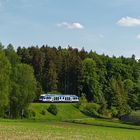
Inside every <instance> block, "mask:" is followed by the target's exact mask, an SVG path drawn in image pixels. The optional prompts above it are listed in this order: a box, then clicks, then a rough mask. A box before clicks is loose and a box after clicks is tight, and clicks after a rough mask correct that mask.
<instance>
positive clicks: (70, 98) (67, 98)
mask: <svg viewBox="0 0 140 140" xmlns="http://www.w3.org/2000/svg"><path fill="white" fill-rule="evenodd" d="M39 102H44V103H62V102H63V103H71V102H72V103H77V102H79V99H78V96H76V95H58V94H42V95H40V97H39Z"/></svg>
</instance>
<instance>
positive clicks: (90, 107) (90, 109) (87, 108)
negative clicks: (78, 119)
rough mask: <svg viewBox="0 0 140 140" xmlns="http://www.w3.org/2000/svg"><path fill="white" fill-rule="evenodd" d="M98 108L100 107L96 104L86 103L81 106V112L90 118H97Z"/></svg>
mask: <svg viewBox="0 0 140 140" xmlns="http://www.w3.org/2000/svg"><path fill="white" fill-rule="evenodd" d="M99 108H100V106H99V105H98V104H96V103H89V104H88V103H87V104H85V105H84V106H83V108H82V112H83V113H85V114H86V115H89V116H92V117H98V116H99V113H98V111H99Z"/></svg>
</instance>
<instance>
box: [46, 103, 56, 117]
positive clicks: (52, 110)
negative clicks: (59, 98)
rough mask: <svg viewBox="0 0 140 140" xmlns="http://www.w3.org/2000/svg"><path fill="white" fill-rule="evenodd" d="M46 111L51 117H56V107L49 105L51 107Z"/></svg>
mask: <svg viewBox="0 0 140 140" xmlns="http://www.w3.org/2000/svg"><path fill="white" fill-rule="evenodd" d="M48 111H49V112H50V113H52V114H53V115H56V114H57V107H56V105H54V104H51V105H50V106H49V108H48Z"/></svg>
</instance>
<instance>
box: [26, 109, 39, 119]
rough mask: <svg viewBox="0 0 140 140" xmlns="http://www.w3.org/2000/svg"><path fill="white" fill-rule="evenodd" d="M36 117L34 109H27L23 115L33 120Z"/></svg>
mask: <svg viewBox="0 0 140 140" xmlns="http://www.w3.org/2000/svg"><path fill="white" fill-rule="evenodd" d="M35 116H36V112H35V111H34V110H32V109H27V110H25V111H24V113H23V117H24V118H32V117H35Z"/></svg>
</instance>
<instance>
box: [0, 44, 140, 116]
mask: <svg viewBox="0 0 140 140" xmlns="http://www.w3.org/2000/svg"><path fill="white" fill-rule="evenodd" d="M0 46H1V51H0V55H1V56H0V67H1V69H0V90H4V91H3V93H4V94H2V98H1V91H0V107H1V105H3V104H6V102H4V103H1V100H2V101H3V98H4V99H5V97H6V96H5V94H7V95H8V97H9V98H8V99H9V102H8V103H9V107H10V105H11V104H12V103H11V102H13V103H15V104H14V105H15V106H16V105H17V104H18V103H19V102H21V99H22V98H24V96H25V95H24V94H26V92H27V94H28V95H29V97H28V96H26V100H28V99H29V100H28V103H29V102H30V101H31V100H33V99H34V100H36V99H37V98H38V97H39V95H40V94H42V93H46V92H51V91H53V92H55V93H57V92H60V93H61V94H75V95H78V96H79V97H81V96H85V97H86V99H87V100H88V101H89V102H94V103H96V104H99V105H100V108H101V110H102V111H103V112H102V113H104V112H105V111H106V110H112V112H113V113H114V114H116V115H121V114H126V113H129V112H130V111H131V110H137V109H139V108H140V61H139V60H136V59H135V55H132V56H131V57H130V58H125V57H123V56H120V57H118V58H116V57H115V56H113V57H109V56H107V55H104V54H102V55H99V54H97V53H96V52H92V51H90V52H87V51H85V50H84V48H83V49H81V50H78V49H76V48H72V47H70V46H69V47H68V48H67V49H64V48H62V47H61V46H59V47H58V48H56V47H49V46H47V45H46V46H45V45H44V46H42V47H38V46H32V47H29V48H25V47H23V48H21V47H18V49H17V50H16V51H15V50H14V49H13V46H12V45H11V44H10V45H8V46H7V48H6V49H4V48H3V47H2V45H0ZM3 57H5V61H6V62H5V61H4V60H3ZM3 61H4V62H3ZM2 65H3V67H2ZM31 67H32V68H33V70H34V75H33V70H32V68H31ZM11 69H12V70H11ZM10 71H12V72H10ZM9 73H10V74H9ZM4 74H5V76H6V77H7V78H6V77H5V76H4ZM8 75H10V77H9V76H8ZM34 76H35V79H36V81H37V82H35V79H34ZM3 78H4V79H3ZM20 78H21V79H22V78H23V80H21V81H20ZM26 79H27V80H26ZM2 80H3V81H5V82H4V83H3V82H1V81H2ZM24 80H25V81H24ZM8 81H10V83H11V82H12V83H13V84H10V85H12V86H11V87H12V88H11V87H10V90H9V91H10V92H8V89H3V87H2V86H5V85H6V84H7V85H8V84H9V82H8ZM20 84H21V85H20ZM18 86H19V87H18ZM24 86H25V87H24ZM35 87H36V88H35ZM28 88H29V89H28ZM30 90H31V91H30ZM30 92H31V93H33V92H35V96H31V95H32V94H30ZM15 96H20V97H19V98H17V99H14V98H15ZM15 100H16V101H17V100H18V101H17V102H15ZM8 103H7V104H8ZM19 104H20V103H19ZM21 108H22V107H21ZM21 111H22V109H21V110H20V112H21ZM9 113H11V112H10V111H9Z"/></svg>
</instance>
